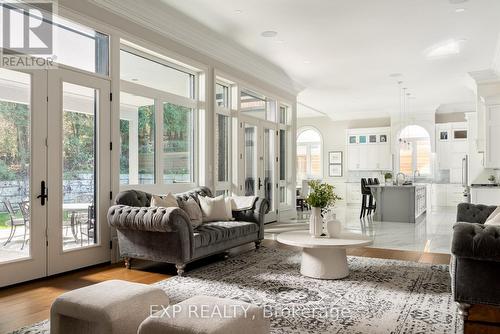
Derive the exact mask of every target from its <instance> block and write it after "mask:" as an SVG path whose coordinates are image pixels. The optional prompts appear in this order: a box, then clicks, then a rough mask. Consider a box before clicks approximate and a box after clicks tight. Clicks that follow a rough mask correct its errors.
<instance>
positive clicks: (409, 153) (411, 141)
mask: <svg viewBox="0 0 500 334" xmlns="http://www.w3.org/2000/svg"><path fill="white" fill-rule="evenodd" d="M399 171H400V172H402V173H405V174H406V175H410V176H411V175H415V174H417V175H421V176H429V175H431V174H432V168H431V138H430V136H429V133H428V132H427V130H425V129H424V128H423V127H421V126H418V125H408V126H407V127H405V128H404V129H402V130H401V132H400V134H399Z"/></svg>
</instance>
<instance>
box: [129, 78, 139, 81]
mask: <svg viewBox="0 0 500 334" xmlns="http://www.w3.org/2000/svg"><path fill="white" fill-rule="evenodd" d="M130 80H132V81H139V79H137V78H132V79H130Z"/></svg>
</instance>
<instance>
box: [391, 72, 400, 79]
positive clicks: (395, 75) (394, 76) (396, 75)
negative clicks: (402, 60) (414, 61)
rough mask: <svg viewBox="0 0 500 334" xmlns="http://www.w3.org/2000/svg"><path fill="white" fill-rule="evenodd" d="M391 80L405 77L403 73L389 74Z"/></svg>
mask: <svg viewBox="0 0 500 334" xmlns="http://www.w3.org/2000/svg"><path fill="white" fill-rule="evenodd" d="M389 76H390V77H391V78H399V77H402V76H403V73H391V74H389Z"/></svg>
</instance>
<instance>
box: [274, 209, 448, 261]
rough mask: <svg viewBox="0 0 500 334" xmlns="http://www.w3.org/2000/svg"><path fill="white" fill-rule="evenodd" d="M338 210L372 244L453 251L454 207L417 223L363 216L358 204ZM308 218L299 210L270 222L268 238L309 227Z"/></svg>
mask: <svg viewBox="0 0 500 334" xmlns="http://www.w3.org/2000/svg"><path fill="white" fill-rule="evenodd" d="M335 213H336V215H337V219H338V220H340V221H341V223H342V228H343V230H344V231H346V232H351V233H357V234H360V235H365V236H369V237H371V238H373V240H374V241H373V245H372V246H371V247H375V248H385V249H397V250H409V251H420V252H430V253H444V254H450V248H451V238H452V234H453V229H452V226H453V224H454V223H455V221H456V220H455V219H456V208H455V207H439V208H433V210H431V211H430V212H427V214H426V217H425V219H424V220H423V221H421V222H420V223H417V224H409V223H392V222H379V221H373V220H372V219H371V218H364V219H361V220H360V219H359V207H358V206H339V207H336V208H335ZM308 219H309V214H308V213H307V212H304V213H301V212H300V211H299V213H298V217H297V219H290V220H283V221H280V222H277V223H272V224H267V225H266V227H265V238H266V239H273V240H274V239H276V236H277V235H278V234H279V233H283V232H286V231H291V230H297V229H308V228H309V226H308V223H307V222H308Z"/></svg>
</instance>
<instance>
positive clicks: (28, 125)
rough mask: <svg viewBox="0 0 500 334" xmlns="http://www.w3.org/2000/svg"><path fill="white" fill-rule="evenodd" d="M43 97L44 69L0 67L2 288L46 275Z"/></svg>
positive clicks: (45, 165)
mask: <svg viewBox="0 0 500 334" xmlns="http://www.w3.org/2000/svg"><path fill="white" fill-rule="evenodd" d="M46 97H47V73H46V72H45V71H26V72H24V71H13V70H8V69H0V128H1V133H0V138H1V140H0V167H2V169H3V172H2V173H1V175H0V187H1V197H0V200H1V201H2V202H1V204H0V287H2V286H6V285H11V284H15V283H18V282H22V281H27V280H31V279H35V278H39V277H43V276H45V275H46V263H47V253H46V238H45V234H46V226H47V225H46V224H47V214H46V212H47V210H46V208H47V206H45V205H42V202H41V200H40V198H37V197H38V196H39V195H40V185H41V183H42V181H44V180H45V179H46V174H47V147H46V146H45V138H46V137H47V127H46V126H45V125H46V124H47V102H46V101H47V99H46ZM2 204H3V205H2Z"/></svg>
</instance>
